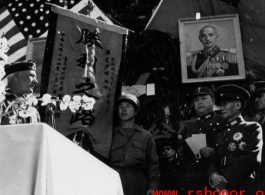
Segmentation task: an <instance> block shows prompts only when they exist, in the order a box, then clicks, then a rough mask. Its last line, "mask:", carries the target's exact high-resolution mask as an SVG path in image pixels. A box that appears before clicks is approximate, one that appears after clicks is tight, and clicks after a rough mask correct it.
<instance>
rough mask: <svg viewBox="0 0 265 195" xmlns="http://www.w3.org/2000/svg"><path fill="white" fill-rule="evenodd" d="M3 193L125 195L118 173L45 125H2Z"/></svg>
mask: <svg viewBox="0 0 265 195" xmlns="http://www.w3.org/2000/svg"><path fill="white" fill-rule="evenodd" d="M0 194H4V195H15V194H19V195H103V194H108V195H123V190H122V185H121V180H120V177H119V174H118V173H117V172H116V171H114V170H113V169H111V168H110V167H108V166H107V165H105V164H104V163H102V162H101V161H99V160H98V159H96V158H95V157H93V156H92V155H90V154H89V153H88V152H86V151H85V150H83V149H82V148H80V147H79V146H77V145H76V144H74V143H72V142H71V141H70V140H68V139H67V138H65V137H64V136H63V135H61V134H60V133H59V132H57V131H56V130H54V129H53V128H51V127H50V126H48V125H47V124H44V123H39V124H22V125H7V126H0Z"/></svg>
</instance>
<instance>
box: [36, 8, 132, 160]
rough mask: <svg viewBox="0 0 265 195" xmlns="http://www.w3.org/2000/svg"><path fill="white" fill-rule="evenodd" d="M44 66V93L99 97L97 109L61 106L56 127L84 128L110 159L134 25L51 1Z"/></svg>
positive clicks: (64, 130) (66, 131)
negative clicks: (125, 53) (127, 47)
mask: <svg viewBox="0 0 265 195" xmlns="http://www.w3.org/2000/svg"><path fill="white" fill-rule="evenodd" d="M51 7H52V11H53V14H52V18H51V20H52V24H50V29H49V34H48V37H47V43H46V50H45V56H44V68H43V70H42V83H41V84H42V93H45V90H46V91H47V93H48V94H51V95H52V96H57V97H59V98H62V97H64V95H70V96H71V97H73V96H75V95H76V96H79V98H80V97H83V96H84V95H85V96H86V97H89V98H91V97H92V98H94V99H95V101H96V103H95V104H94V108H93V110H83V111H82V112H76V113H73V112H71V111H70V110H69V109H67V110H66V111H60V110H59V109H58V108H57V109H56V110H55V119H56V129H57V130H58V131H59V132H61V133H62V134H64V135H68V134H69V133H71V132H74V131H77V130H78V129H80V130H81V129H84V128H85V130H86V131H87V133H88V134H89V135H90V138H91V139H90V140H91V141H92V145H93V148H94V150H95V151H96V152H98V153H99V154H101V155H102V156H104V157H106V158H108V155H109V150H110V144H111V136H112V127H113V124H112V123H113V109H114V97H115V91H116V84H117V77H118V73H119V69H120V63H121V60H122V54H123V50H124V48H123V47H124V40H125V37H126V36H127V34H128V30H127V29H124V28H121V27H119V26H115V25H112V24H107V23H105V22H102V21H99V20H96V19H92V18H89V17H87V16H85V15H82V14H78V13H75V12H72V11H70V10H67V9H64V8H60V7H57V6H55V5H51Z"/></svg>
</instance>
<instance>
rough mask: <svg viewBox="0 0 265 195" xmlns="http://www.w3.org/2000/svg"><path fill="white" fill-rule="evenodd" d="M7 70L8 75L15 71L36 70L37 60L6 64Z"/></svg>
mask: <svg viewBox="0 0 265 195" xmlns="http://www.w3.org/2000/svg"><path fill="white" fill-rule="evenodd" d="M4 68H5V72H6V76H8V75H10V74H12V73H14V72H20V71H25V70H35V71H36V63H35V61H30V60H29V61H27V62H25V61H23V62H15V63H12V64H7V65H5V67H4Z"/></svg>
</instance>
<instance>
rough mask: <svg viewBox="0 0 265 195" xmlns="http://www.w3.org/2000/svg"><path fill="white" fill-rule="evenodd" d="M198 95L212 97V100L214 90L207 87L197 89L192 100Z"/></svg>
mask: <svg viewBox="0 0 265 195" xmlns="http://www.w3.org/2000/svg"><path fill="white" fill-rule="evenodd" d="M197 95H210V96H212V98H213V97H214V93H213V90H211V89H210V88H209V87H206V86H201V87H197V88H196V89H195V90H194V91H193V93H192V98H194V97H195V96H197Z"/></svg>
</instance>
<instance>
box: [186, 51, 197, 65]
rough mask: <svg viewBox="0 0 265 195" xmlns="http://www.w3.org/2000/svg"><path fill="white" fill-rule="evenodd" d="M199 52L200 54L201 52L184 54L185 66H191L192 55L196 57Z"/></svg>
mask: <svg viewBox="0 0 265 195" xmlns="http://www.w3.org/2000/svg"><path fill="white" fill-rule="evenodd" d="M200 52H201V50H197V51H193V52H187V53H186V58H187V59H186V60H187V66H192V61H193V58H194V55H197V54H198V53H200Z"/></svg>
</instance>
